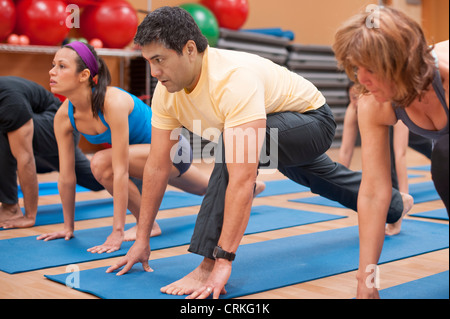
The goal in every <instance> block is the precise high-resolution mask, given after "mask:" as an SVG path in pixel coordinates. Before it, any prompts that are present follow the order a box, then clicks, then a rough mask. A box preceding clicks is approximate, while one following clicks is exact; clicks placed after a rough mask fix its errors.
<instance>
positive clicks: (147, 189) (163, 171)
mask: <svg viewBox="0 0 450 319" xmlns="http://www.w3.org/2000/svg"><path fill="white" fill-rule="evenodd" d="M170 133H171V132H170V131H166V130H160V129H157V128H155V127H153V128H152V147H151V150H150V155H149V157H148V159H147V163H146V164H145V168H144V180H143V189H142V199H141V208H140V214H139V224H138V230H137V234H136V242H135V243H134V245H133V246H132V247H131V248H130V250H129V251H128V253H127V255H126V256H125V257H123V258H122V259H121V260H119V262H118V263H117V264H115V265H113V266H111V267H109V268H108V270H107V272H108V273H109V272H113V271H115V270H117V269H118V268H120V267H122V266H124V265H125V267H124V268H123V269H122V270H121V271H119V272H118V273H117V275H122V274H125V273H126V272H128V271H129V270H130V269H131V267H132V266H133V265H134V264H135V263H138V262H140V263H142V265H143V267H144V270H146V271H151V269H150V267H149V265H148V259H149V257H150V243H149V241H150V233H151V229H152V227H153V223H154V221H155V219H156V215H157V214H158V210H159V207H160V205H161V201H162V198H163V196H164V192H165V190H166V187H167V183H168V180H169V175H170V171H171V169H172V160H171V158H170V150H171V149H172V147H173V146H174V145H175V144H176V143H177V141H178V140H171V139H170Z"/></svg>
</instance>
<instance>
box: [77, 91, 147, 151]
mask: <svg viewBox="0 0 450 319" xmlns="http://www.w3.org/2000/svg"><path fill="white" fill-rule="evenodd" d="M118 89H119V90H122V89H121V88H118ZM122 91H124V92H125V93H127V94H129V95H130V96H131V97H132V98H133V101H134V108H133V111H132V112H131V113H130V115H128V127H129V144H130V145H133V144H150V143H151V141H152V109H151V108H150V106H148V105H147V104H145V103H144V102H143V101H141V100H140V99H139V98H137V97H136V96H134V95H133V94H130V93H128V92H127V91H125V90H122ZM98 116H99V118H100V120H101V121H102V122H103V124H104V125H105V126H106V127H107V130H106V131H105V132H103V133H101V134H98V135H89V134H84V133H81V132H80V134H81V135H83V136H84V137H85V138H86V140H88V142H89V143H91V144H103V143H109V144H111V129H110V127H109V125H108V123H107V122H106V121H105V118H104V116H103V114H102V113H101V112H99V113H98ZM69 119H70V123H72V126H73V128H74V130H75V131H78V130H77V127H76V125H75V119H74V117H73V105H72V102H70V101H69Z"/></svg>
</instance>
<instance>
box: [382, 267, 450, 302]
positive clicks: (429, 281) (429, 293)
mask: <svg viewBox="0 0 450 319" xmlns="http://www.w3.org/2000/svg"><path fill="white" fill-rule="evenodd" d="M448 280H449V276H448V271H444V272H441V273H439V274H436V275H432V276H428V277H425V278H421V279H417V280H414V281H410V282H407V283H404V284H402V285H398V286H394V287H390V288H386V289H383V290H380V297H381V298H383V299H449V285H448Z"/></svg>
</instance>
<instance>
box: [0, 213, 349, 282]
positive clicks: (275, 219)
mask: <svg viewBox="0 0 450 319" xmlns="http://www.w3.org/2000/svg"><path fill="white" fill-rule="evenodd" d="M340 218H346V216H337V215H330V214H322V213H315V212H308V211H301V210H296V209H289V208H281V207H273V206H255V207H253V208H252V213H251V215H250V221H249V224H248V227H247V230H246V232H245V233H246V234H252V233H258V232H263V231H269V230H276V229H282V228H286V227H294V226H299V225H306V224H311V223H317V222H322V221H329V220H335V219H340ZM196 219H197V215H190V216H182V217H174V218H167V219H159V220H158V224H159V225H160V227H161V229H162V232H163V234H162V235H161V236H158V237H154V238H152V239H151V247H152V249H153V250H158V249H164V248H169V247H175V246H181V245H186V244H189V243H190V241H191V236H192V233H193V231H194V225H195V221H196ZM133 225H134V224H130V225H127V228H129V227H131V226H133ZM111 229H112V227H99V228H93V229H84V230H77V231H75V238H72V239H71V240H69V241H66V240H64V239H57V240H52V241H47V242H44V241H41V240H36V236H30V237H22V238H13V239H4V240H0V270H1V271H4V272H7V273H10V274H13V273H19V272H25V271H31V270H37V269H42V268H48V267H56V266H61V265H68V264H74V263H81V262H86V261H93V260H99V259H106V258H111V257H117V256H123V255H125V254H126V253H127V251H128V249H129V248H130V247H131V246H132V244H133V242H124V243H123V244H122V247H121V249H120V250H118V251H116V252H113V253H110V254H92V253H90V252H88V251H86V250H87V249H88V248H90V247H93V246H96V245H101V244H103V243H104V242H105V240H106V237H107V236H108V235H109V234H110V233H111Z"/></svg>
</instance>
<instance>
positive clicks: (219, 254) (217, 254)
mask: <svg viewBox="0 0 450 319" xmlns="http://www.w3.org/2000/svg"><path fill="white" fill-rule="evenodd" d="M213 257H214V258H215V259H217V258H223V259H226V260H229V261H233V260H234V258H236V254H235V253H230V252H228V251H225V250H223V249H222V247H220V246H216V248H214V251H213Z"/></svg>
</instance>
